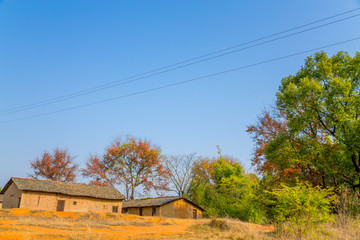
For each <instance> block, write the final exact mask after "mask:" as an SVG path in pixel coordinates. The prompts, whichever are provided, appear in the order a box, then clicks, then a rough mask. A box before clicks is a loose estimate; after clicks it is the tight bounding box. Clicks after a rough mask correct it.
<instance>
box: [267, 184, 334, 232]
mask: <svg viewBox="0 0 360 240" xmlns="http://www.w3.org/2000/svg"><path fill="white" fill-rule="evenodd" d="M267 193H268V194H269V199H270V200H269V201H268V207H269V208H268V209H269V213H270V214H269V216H270V219H271V220H273V221H274V222H275V223H277V224H279V226H280V227H281V226H284V225H282V224H283V223H285V222H286V223H287V224H286V226H290V227H291V228H290V229H286V231H297V232H302V233H305V232H306V231H307V230H309V229H311V228H315V227H318V226H319V224H320V223H324V222H328V221H333V215H332V204H334V203H335V202H336V196H335V195H334V193H333V189H332V188H327V189H320V188H319V187H312V186H310V185H309V184H307V183H301V182H300V183H297V184H296V185H294V186H287V185H285V184H281V185H280V187H279V188H277V189H273V190H271V191H267Z"/></svg>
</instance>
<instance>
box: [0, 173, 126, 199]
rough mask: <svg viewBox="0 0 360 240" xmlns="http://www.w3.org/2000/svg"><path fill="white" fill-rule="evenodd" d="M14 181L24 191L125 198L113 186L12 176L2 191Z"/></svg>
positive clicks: (100, 197) (101, 197)
mask: <svg viewBox="0 0 360 240" xmlns="http://www.w3.org/2000/svg"><path fill="white" fill-rule="evenodd" d="M12 182H13V183H14V184H15V185H16V186H17V188H18V189H19V190H22V191H33V192H47V193H59V194H64V195H70V196H79V197H80V196H82V197H93V198H99V199H111V200H123V199H125V197H124V195H122V194H121V193H120V192H119V191H118V190H116V189H115V188H114V187H111V186H96V185H89V184H83V183H68V182H58V181H51V180H38V179H29V178H17V177H12V178H11V179H10V181H9V182H8V183H7V184H6V186H5V187H4V189H3V190H2V191H1V193H4V192H5V191H6V189H7V188H8V187H9V186H10V185H11V183H12Z"/></svg>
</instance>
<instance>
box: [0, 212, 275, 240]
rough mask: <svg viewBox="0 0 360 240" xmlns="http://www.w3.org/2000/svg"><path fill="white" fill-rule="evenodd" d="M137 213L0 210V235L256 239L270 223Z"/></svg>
mask: <svg viewBox="0 0 360 240" xmlns="http://www.w3.org/2000/svg"><path fill="white" fill-rule="evenodd" d="M225 221H227V222H228V224H227V225H228V226H231V228H226V229H218V228H213V227H211V226H209V223H210V220H209V219H201V220H200V219H199V220H193V219H173V218H159V217H140V216H136V215H127V214H105V213H69V212H52V211H31V210H26V209H12V210H0V239H2V240H10V239H14V240H15V239H16V240H18V239H26V240H27V239H57V240H60V239H61V240H63V239H66V240H67V239H73V240H77V239H182V240H184V239H260V238H262V236H264V234H266V233H267V232H271V231H273V230H274V228H273V227H272V226H262V225H257V224H251V223H243V222H240V221H235V220H225Z"/></svg>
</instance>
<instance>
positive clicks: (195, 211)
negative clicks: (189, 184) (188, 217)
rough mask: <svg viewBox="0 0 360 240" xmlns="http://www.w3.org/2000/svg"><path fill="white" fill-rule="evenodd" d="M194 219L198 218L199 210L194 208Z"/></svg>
mask: <svg viewBox="0 0 360 240" xmlns="http://www.w3.org/2000/svg"><path fill="white" fill-rule="evenodd" d="M193 219H197V210H196V209H194V210H193Z"/></svg>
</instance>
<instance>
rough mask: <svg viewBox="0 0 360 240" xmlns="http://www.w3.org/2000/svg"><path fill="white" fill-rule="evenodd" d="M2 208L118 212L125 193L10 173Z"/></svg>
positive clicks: (105, 187) (107, 188)
mask: <svg viewBox="0 0 360 240" xmlns="http://www.w3.org/2000/svg"><path fill="white" fill-rule="evenodd" d="M0 194H3V203H2V208H4V209H5V208H25V209H33V210H52V211H67V212H88V211H93V212H113V213H119V212H121V207H122V201H123V200H124V199H125V197H124V196H123V195H122V194H121V193H120V192H119V191H118V190H116V189H115V188H114V187H110V186H95V185H88V184H82V183H66V182H57V181H50V180H37V179H28V178H17V177H12V178H11V179H10V180H9V181H8V183H7V184H6V185H5V187H4V188H3V190H2V191H1V193H0Z"/></svg>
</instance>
